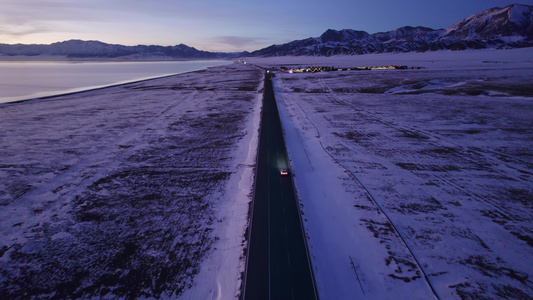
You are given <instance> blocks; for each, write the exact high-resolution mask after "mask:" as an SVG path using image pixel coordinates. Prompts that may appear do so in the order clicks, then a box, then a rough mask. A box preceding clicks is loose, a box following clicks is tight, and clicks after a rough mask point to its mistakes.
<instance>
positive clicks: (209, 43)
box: [0, 0, 533, 51]
mask: <svg viewBox="0 0 533 300" xmlns="http://www.w3.org/2000/svg"><path fill="white" fill-rule="evenodd" d="M513 3H522V4H529V5H533V0H526V1H524V0H522V1H519V0H403V1H402V0H328V1H325V0H323V1H314V0H311V1H310V0H270V1H264V0H226V1H224V0H190V1H188V0H181V1H180V0H157V1H147V0H0V43H8V44H16V43H24V44H50V43H53V42H58V41H64V40H69V39H82V40H99V41H102V42H106V43H112V44H123V45H137V44H156V45H163V46H168V45H176V44H180V43H183V44H186V45H188V46H192V47H195V48H197V49H200V50H207V51H243V50H247V51H253V50H257V49H260V48H264V47H266V46H269V45H272V44H281V43H286V42H289V41H292V40H296V39H304V38H308V37H317V36H319V35H320V34H322V33H323V32H324V31H325V30H327V29H329V28H331V29H337V30H340V29H346V28H349V29H356V30H364V31H367V32H369V33H375V32H380V31H389V30H393V29H396V28H398V27H401V26H406V25H411V26H426V27H431V28H434V29H437V28H445V27H448V26H450V25H452V24H453V23H455V22H457V21H459V20H460V19H463V18H465V17H467V16H469V15H471V14H474V13H477V12H480V11H482V10H485V9H488V8H491V7H495V6H499V7H503V6H506V5H509V4H513Z"/></svg>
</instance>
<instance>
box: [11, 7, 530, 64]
mask: <svg viewBox="0 0 533 300" xmlns="http://www.w3.org/2000/svg"><path fill="white" fill-rule="evenodd" d="M531 46H533V6H531V5H522V4H513V5H509V6H506V7H504V8H500V7H495V8H491V9H488V10H485V11H482V12H480V13H478V14H475V15H472V16H470V17H468V18H466V19H463V20H461V21H459V22H457V23H455V24H454V25H452V26H450V27H448V28H446V29H431V28H427V27H421V26H418V27H411V26H405V27H401V28H398V29H396V30H392V31H387V32H378V33H374V34H369V33H367V32H365V31H357V30H352V29H344V30H340V31H337V30H333V29H329V30H327V31H326V32H324V33H323V34H322V35H321V36H320V37H317V38H307V39H304V40H296V41H292V42H289V43H286V44H282V45H272V46H269V47H267V48H264V49H261V50H257V51H254V52H252V53H248V52H241V53H223V52H207V51H201V50H198V49H195V48H193V47H189V46H187V45H184V44H180V45H176V46H154V45H150V46H147V45H137V46H124V45H115V44H106V43H103V42H99V41H82V40H69V41H64V42H58V43H53V44H50V45H35V44H32V45H27V44H16V45H11V44H0V57H1V56H37V55H51V56H64V57H68V58H119V59H161V60H165V59H224V58H234V57H239V56H284V55H314V56H331V55H337V54H345V55H353V54H367V53H384V52H412V51H419V52H423V51H435V50H465V49H483V48H520V47H531Z"/></svg>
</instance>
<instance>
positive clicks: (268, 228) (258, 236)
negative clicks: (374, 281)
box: [244, 73, 317, 300]
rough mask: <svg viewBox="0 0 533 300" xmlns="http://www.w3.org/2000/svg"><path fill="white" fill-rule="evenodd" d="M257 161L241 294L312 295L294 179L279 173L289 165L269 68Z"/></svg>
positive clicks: (253, 298) (253, 299)
mask: <svg viewBox="0 0 533 300" xmlns="http://www.w3.org/2000/svg"><path fill="white" fill-rule="evenodd" d="M257 163H258V164H257V177H256V183H255V193H254V201H253V205H254V207H253V213H252V225H251V237H250V241H249V247H250V248H249V252H248V260H247V268H246V279H245V287H244V298H245V299H247V300H260V299H316V298H317V296H316V289H315V286H314V280H313V277H312V274H311V268H310V265H309V259H308V252H307V249H306V243H305V241H304V236H303V230H302V224H301V219H300V216H299V210H298V207H297V201H296V199H295V194H294V187H293V183H292V180H291V177H290V175H289V176H281V175H280V170H281V169H289V164H288V160H287V155H286V150H285V142H284V140H283V134H282V130H281V122H280V119H279V114H278V109H277V106H276V102H275V99H274V92H273V89H272V81H271V78H270V74H269V73H267V76H266V79H265V93H264V96H263V112H262V118H261V135H260V141H259V153H258V159H257ZM289 174H290V171H289Z"/></svg>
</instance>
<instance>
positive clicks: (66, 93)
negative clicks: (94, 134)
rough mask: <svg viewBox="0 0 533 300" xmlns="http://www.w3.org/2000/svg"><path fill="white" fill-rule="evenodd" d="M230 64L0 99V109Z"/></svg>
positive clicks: (230, 62) (228, 63) (229, 62)
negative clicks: (18, 97) (19, 97)
mask: <svg viewBox="0 0 533 300" xmlns="http://www.w3.org/2000/svg"><path fill="white" fill-rule="evenodd" d="M198 61H206V60H190V62H198ZM207 61H208V60H207ZM213 61H215V60H213ZM216 61H225V60H216ZM1 62H2V61H1V59H0V63H1ZM14 62H15V61H14ZM28 62H32V63H36V62H40V61H28ZM43 62H45V63H46V62H55V61H43ZM57 62H61V61H57ZM87 62H88V63H95V62H96V61H94V62H93V61H87ZM99 62H102V63H106V62H105V61H99ZM109 62H111V61H109ZM142 62H149V61H139V63H142ZM152 62H158V61H152ZM160 62H165V61H160ZM167 62H172V61H167ZM174 62H177V61H174ZM15 63H16V62H15ZM65 63H70V62H68V61H67V62H65ZM72 63H74V62H72ZM81 63H83V62H81ZM114 63H116V61H114ZM131 63H135V62H131ZM232 63H235V62H234V61H230V60H227V63H226V64H221V65H215V66H209V67H203V68H197V69H194V70H188V71H183V72H177V73H171V74H164V75H156V76H148V77H144V78H140V79H133V80H131V81H130V80H125V81H119V82H116V83H111V84H103V85H94V86H87V87H80V88H72V89H66V90H64V92H59V93H57V92H50V93H47V92H40V93H37V94H44V96H28V98H26V97H23V98H22V99H17V100H6V101H4V100H2V97H0V107H4V106H6V105H11V104H19V103H24V102H29V101H40V100H46V99H50V98H56V97H62V96H69V95H75V94H79V93H84V92H90V91H97V90H101V89H105V88H111V87H117V86H122V85H126V84H132V83H139V82H144V81H149V80H155V79H161V78H166V77H171V76H176V75H180V74H186V73H191V72H197V71H200V70H206V69H208V68H213V67H218V66H227V65H230V64H232ZM6 98H8V99H9V98H15V97H6Z"/></svg>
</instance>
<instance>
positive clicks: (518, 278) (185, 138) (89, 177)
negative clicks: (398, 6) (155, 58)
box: [0, 49, 533, 299]
mask: <svg viewBox="0 0 533 300" xmlns="http://www.w3.org/2000/svg"><path fill="white" fill-rule="evenodd" d="M249 61H250V62H252V63H255V64H259V65H262V66H267V67H275V68H279V67H281V66H283V67H298V66H312V65H315V66H336V67H356V66H372V65H389V64H394V65H398V64H403V65H408V66H417V67H424V69H420V70H386V71H375V70H374V71H339V72H330V73H315V74H311V73H301V74H287V73H281V72H278V75H277V77H276V78H275V79H274V84H275V87H276V97H277V100H278V105H279V107H280V114H281V117H282V122H283V126H284V131H285V135H286V138H287V143H288V145H287V146H288V151H289V154H290V157H291V163H292V171H293V174H294V180H295V183H296V185H297V190H298V195H299V198H300V201H301V207H302V212H303V214H304V215H303V219H304V221H305V230H306V234H307V236H308V238H309V241H308V242H309V245H310V247H311V249H310V253H311V255H312V262H313V268H314V270H315V275H316V279H317V283H318V290H319V293H320V297H321V299H353V298H357V299H365V298H367V299H431V298H434V297H435V294H436V295H437V296H438V297H440V298H442V299H455V298H467V299H468V298H490V299H494V298H531V295H533V283H532V279H531V278H532V276H533V237H532V236H533V225H532V223H533V222H532V220H533V206H532V200H533V196H532V195H533V185H532V184H531V182H532V181H533V180H532V179H533V178H532V177H533V91H532V86H533V71H532V70H533V51H532V49H517V50H502V51H495V50H488V51H464V52H433V53H406V54H379V55H365V56H349V57H348V56H340V57H332V58H331V57H330V58H326V57H320V58H317V57H281V58H280V57H278V58H263V59H262V58H253V59H249ZM261 79H262V72H261V71H260V70H258V69H255V68H253V67H250V66H248V65H244V64H232V65H229V66H223V67H215V68H211V69H208V70H205V71H199V72H193V73H187V74H181V75H176V76H173V77H168V78H164V79H156V80H150V81H145V82H142V83H134V84H129V85H123V86H117V87H112V88H107V89H102V90H97V91H89V92H84V93H79V94H75V95H70V96H63V97H59V98H53V99H48V100H42V101H29V102H24V103H16V104H3V105H0V298H1V299H11V298H32V297H40V298H180V299H235V298H236V297H237V296H238V294H239V291H240V287H241V286H240V285H241V279H240V278H241V272H243V270H244V258H243V254H244V248H245V247H246V241H245V238H244V237H245V235H246V234H245V233H246V227H247V225H248V212H249V204H250V195H251V191H252V187H253V172H254V164H255V154H256V150H257V149H256V147H257V131H258V124H259V112H260V105H261V102H260V100H261V97H262V95H261V94H260V93H258V91H259V90H260V89H261V86H262V84H261Z"/></svg>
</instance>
